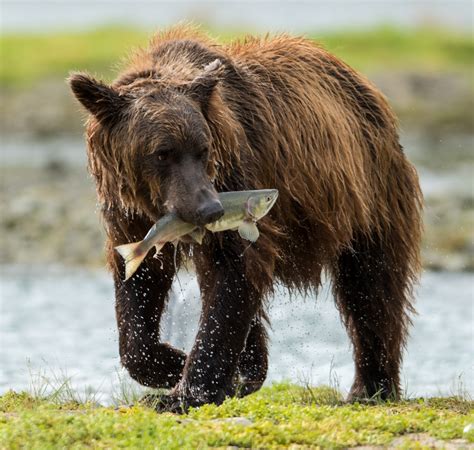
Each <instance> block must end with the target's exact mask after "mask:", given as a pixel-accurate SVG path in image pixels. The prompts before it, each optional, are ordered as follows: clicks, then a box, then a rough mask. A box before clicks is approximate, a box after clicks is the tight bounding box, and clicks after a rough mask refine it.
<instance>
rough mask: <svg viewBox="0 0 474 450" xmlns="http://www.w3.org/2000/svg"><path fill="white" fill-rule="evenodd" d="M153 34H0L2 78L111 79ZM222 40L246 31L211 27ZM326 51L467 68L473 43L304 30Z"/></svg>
mask: <svg viewBox="0 0 474 450" xmlns="http://www.w3.org/2000/svg"><path fill="white" fill-rule="evenodd" d="M151 34H152V33H150V32H145V31H139V30H136V29H130V28H126V27H118V26H114V27H110V26H109V27H102V28H99V29H97V30H94V31H87V32H70V33H64V32H63V33H53V34H7V35H3V36H1V37H0V49H1V59H2V64H1V66H0V82H1V83H2V85H3V86H7V87H17V88H18V87H28V86H31V85H32V84H33V83H35V82H37V81H39V80H43V79H47V78H55V79H58V78H65V77H66V76H67V75H68V73H69V72H70V71H71V70H88V71H91V72H93V73H98V74H100V75H101V77H103V78H105V79H111V78H112V76H113V74H114V73H115V72H116V70H115V69H116V65H117V61H120V60H121V59H122V58H123V57H124V55H126V54H127V52H128V51H129V50H131V49H132V48H134V47H136V46H139V45H144V44H146V42H147V40H148V38H149V37H150V36H151ZM211 34H212V35H214V36H218V38H219V40H221V41H228V40H230V39H232V38H235V37H239V36H243V35H244V34H245V33H244V32H242V31H241V32H237V31H236V32H229V31H226V32H222V31H220V30H211ZM307 36H309V37H311V38H313V39H315V40H317V41H318V42H320V43H322V44H323V45H325V46H326V47H327V48H328V49H329V50H330V51H332V52H334V53H335V54H336V55H338V56H340V57H342V58H343V59H345V60H346V61H347V62H348V63H350V64H352V65H353V66H355V67H356V68H359V69H362V70H377V69H378V68H382V69H387V68H394V69H410V70H419V69H426V70H440V69H443V70H447V69H449V70H464V71H466V70H471V69H472V59H471V55H472V52H473V50H474V44H473V41H472V39H471V38H470V36H469V35H468V34H457V33H454V32H451V31H446V30H442V29H437V28H421V29H417V30H404V29H396V28H392V27H379V28H375V29H371V30H363V31H344V32H337V33H334V32H333V33H325V34H316V33H312V32H310V33H307Z"/></svg>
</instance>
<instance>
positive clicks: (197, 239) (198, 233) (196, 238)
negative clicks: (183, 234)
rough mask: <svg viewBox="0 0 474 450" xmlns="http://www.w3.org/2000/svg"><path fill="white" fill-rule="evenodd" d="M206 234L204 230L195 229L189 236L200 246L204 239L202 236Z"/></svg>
mask: <svg viewBox="0 0 474 450" xmlns="http://www.w3.org/2000/svg"><path fill="white" fill-rule="evenodd" d="M205 233H206V229H205V228H201V227H199V228H196V229H195V230H193V231H191V233H189V236H191V237H192V239H193V240H194V241H195V242H197V243H198V244H199V245H201V244H202V240H203V239H204V234H205Z"/></svg>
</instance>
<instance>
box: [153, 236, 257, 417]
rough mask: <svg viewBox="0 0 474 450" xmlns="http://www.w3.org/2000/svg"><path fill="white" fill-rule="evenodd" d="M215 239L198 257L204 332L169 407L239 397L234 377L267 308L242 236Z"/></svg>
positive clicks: (166, 404)
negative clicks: (250, 273) (249, 266)
mask: <svg viewBox="0 0 474 450" xmlns="http://www.w3.org/2000/svg"><path fill="white" fill-rule="evenodd" d="M220 238H221V240H220V241H219V240H218V239H217V238H216V237H215V236H212V238H210V239H209V242H208V243H206V245H205V246H203V247H202V248H201V249H199V250H197V249H196V250H197V251H198V254H197V255H196V256H195V264H196V270H197V273H198V280H199V284H200V288H201V294H202V300H203V306H202V313H201V319H200V326H199V331H198V334H197V336H196V340H195V343H194V346H193V349H192V351H191V353H190V354H189V356H188V358H187V360H186V364H185V367H184V372H183V377H182V379H181V381H180V382H179V383H178V385H177V386H176V387H175V388H174V389H173V391H172V392H171V394H170V396H169V397H168V398H166V399H163V400H164V401H163V408H162V409H168V410H175V411H177V410H185V409H186V408H187V407H189V406H199V405H203V404H205V403H217V404H220V403H222V402H223V401H224V399H225V397H226V395H233V394H234V389H235V387H234V375H235V373H236V368H237V364H238V362H239V356H240V354H241V352H242V350H243V349H244V347H245V341H246V338H247V335H248V333H249V330H250V326H251V323H252V320H253V319H254V317H255V315H256V313H257V312H258V311H259V309H260V307H261V303H262V295H261V291H260V290H259V289H258V288H256V287H255V286H254V285H253V283H251V282H250V280H249V279H248V277H247V276H246V267H245V264H246V261H245V258H248V257H249V256H248V255H247V254H245V255H243V251H244V250H245V247H246V246H245V244H244V243H243V242H242V240H241V238H240V237H238V235H237V233H224V234H223V235H221V236H220Z"/></svg>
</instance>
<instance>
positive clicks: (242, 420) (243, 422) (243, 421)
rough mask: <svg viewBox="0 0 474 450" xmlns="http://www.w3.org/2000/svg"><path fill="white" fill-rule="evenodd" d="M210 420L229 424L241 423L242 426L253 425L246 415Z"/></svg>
mask: <svg viewBox="0 0 474 450" xmlns="http://www.w3.org/2000/svg"><path fill="white" fill-rule="evenodd" d="M212 422H213V423H224V424H230V425H242V426H244V427H249V426H250V425H253V422H252V421H251V420H250V419H248V418H247V417H227V418H225V419H213V420H212Z"/></svg>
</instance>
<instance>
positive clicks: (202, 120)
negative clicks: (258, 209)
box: [69, 60, 224, 225]
mask: <svg viewBox="0 0 474 450" xmlns="http://www.w3.org/2000/svg"><path fill="white" fill-rule="evenodd" d="M221 73H222V63H221V62H220V61H219V60H215V61H214V62H212V63H210V64H209V65H207V66H206V67H204V69H203V70H202V71H201V72H200V73H198V74H197V75H194V76H193V77H191V78H190V80H189V81H186V82H180V83H177V82H176V81H174V80H173V79H172V77H166V76H162V75H160V74H159V73H157V72H155V71H153V70H149V71H144V72H137V73H129V74H127V75H125V76H123V77H122V78H121V79H118V80H117V81H116V82H115V83H114V84H112V85H107V84H105V83H102V82H100V81H97V80H96V79H94V78H92V77H91V76H89V75H87V74H82V73H76V74H72V75H71V77H70V78H69V83H70V86H71V89H72V91H73V93H74V95H75V97H76V98H77V99H78V100H79V102H80V103H81V104H82V105H83V106H84V107H85V108H86V109H87V111H88V112H89V113H90V119H89V123H88V131H87V138H88V143H89V162H90V166H91V170H92V173H93V175H94V176H95V177H96V179H97V182H98V184H99V191H100V190H102V191H103V192H106V194H105V195H104V197H111V196H117V197H118V198H120V202H121V203H122V206H124V207H125V208H131V209H141V210H142V211H144V212H146V213H149V215H150V216H155V217H152V218H153V219H156V215H158V213H159V212H162V211H163V210H168V211H176V212H177V214H178V215H179V216H180V217H181V218H182V219H183V220H185V221H187V222H190V223H193V224H196V225H205V224H207V223H210V222H213V221H215V220H217V219H219V218H220V217H221V216H222V215H223V213H224V211H223V208H222V205H221V203H220V202H219V199H218V196H217V192H216V190H215V188H214V186H213V183H212V180H211V175H212V173H213V170H214V169H213V167H212V165H213V160H212V158H211V148H212V137H211V130H210V128H209V124H208V121H207V119H206V114H207V108H208V106H209V102H210V101H211V97H212V95H213V92H214V90H215V88H216V85H217V83H218V82H219V79H220V74H221ZM137 204H142V205H145V206H143V207H142V208H140V207H138V208H137Z"/></svg>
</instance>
